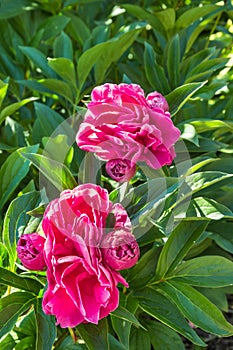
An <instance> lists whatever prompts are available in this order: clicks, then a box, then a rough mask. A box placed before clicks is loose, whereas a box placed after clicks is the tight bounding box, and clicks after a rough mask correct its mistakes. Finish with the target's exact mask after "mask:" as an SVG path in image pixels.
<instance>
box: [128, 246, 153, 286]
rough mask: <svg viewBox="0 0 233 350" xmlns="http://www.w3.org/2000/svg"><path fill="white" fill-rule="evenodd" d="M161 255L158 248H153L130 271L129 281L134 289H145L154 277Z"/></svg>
mask: <svg viewBox="0 0 233 350" xmlns="http://www.w3.org/2000/svg"><path fill="white" fill-rule="evenodd" d="M159 253H160V250H159V249H158V247H152V248H151V249H150V250H148V251H147V252H146V253H145V254H143V256H142V257H140V259H139V261H138V263H137V264H136V265H135V266H134V267H132V268H131V269H130V270H129V277H128V278H127V281H129V285H130V287H131V288H132V289H136V288H137V289H138V288H140V287H144V286H145V285H146V284H147V283H148V282H149V281H150V280H151V279H152V278H153V277H154V274H155V270H156V265H157V262H158V255H159Z"/></svg>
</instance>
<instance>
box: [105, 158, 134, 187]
mask: <svg viewBox="0 0 233 350" xmlns="http://www.w3.org/2000/svg"><path fill="white" fill-rule="evenodd" d="M106 171H107V173H108V175H109V176H110V177H111V178H112V179H113V180H115V181H118V182H125V181H129V180H130V179H131V178H132V177H133V176H134V174H135V171H136V165H135V164H132V163H131V162H130V161H129V160H127V159H111V160H109V161H108V162H107V163H106Z"/></svg>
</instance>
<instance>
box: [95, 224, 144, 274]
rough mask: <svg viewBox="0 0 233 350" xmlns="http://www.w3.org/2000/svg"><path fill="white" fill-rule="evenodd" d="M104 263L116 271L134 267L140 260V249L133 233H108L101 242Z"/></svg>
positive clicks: (122, 231)
mask: <svg viewBox="0 0 233 350" xmlns="http://www.w3.org/2000/svg"><path fill="white" fill-rule="evenodd" d="M101 250H102V254H103V258H104V261H105V262H106V263H107V264H108V266H110V267H111V268H112V269H115V270H124V269H128V268H130V267H132V266H134V265H135V264H136V263H137V261H138V258H139V254H140V251H139V247H138V244H137V242H136V240H135V238H134V236H133V235H132V233H130V232H128V231H125V230H118V231H113V232H110V233H108V234H107V235H106V236H104V238H103V240H102V242H101Z"/></svg>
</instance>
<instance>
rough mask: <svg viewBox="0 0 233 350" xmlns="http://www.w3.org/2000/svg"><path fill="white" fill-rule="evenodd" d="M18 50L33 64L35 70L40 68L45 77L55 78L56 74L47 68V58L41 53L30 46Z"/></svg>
mask: <svg viewBox="0 0 233 350" xmlns="http://www.w3.org/2000/svg"><path fill="white" fill-rule="evenodd" d="M19 48H20V50H21V51H22V52H23V53H24V54H25V55H26V56H27V58H28V59H29V61H31V62H33V64H34V65H35V69H36V68H40V69H41V71H42V72H43V73H44V75H45V76H46V77H49V78H56V74H55V73H54V71H53V70H52V69H51V68H50V67H49V66H48V62H47V58H46V56H45V55H44V54H43V53H42V52H41V51H39V50H38V49H36V48H35V47H30V46H19Z"/></svg>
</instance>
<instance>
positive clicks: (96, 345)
mask: <svg viewBox="0 0 233 350" xmlns="http://www.w3.org/2000/svg"><path fill="white" fill-rule="evenodd" d="M76 329H77V331H78V333H79V334H80V336H81V337H82V339H83V340H84V341H85V343H86V345H87V347H88V349H89V350H110V348H109V342H108V323H107V319H106V318H104V319H102V320H100V321H99V323H98V325H95V324H92V323H88V324H80V325H79V326H78V327H77V328H76Z"/></svg>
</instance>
